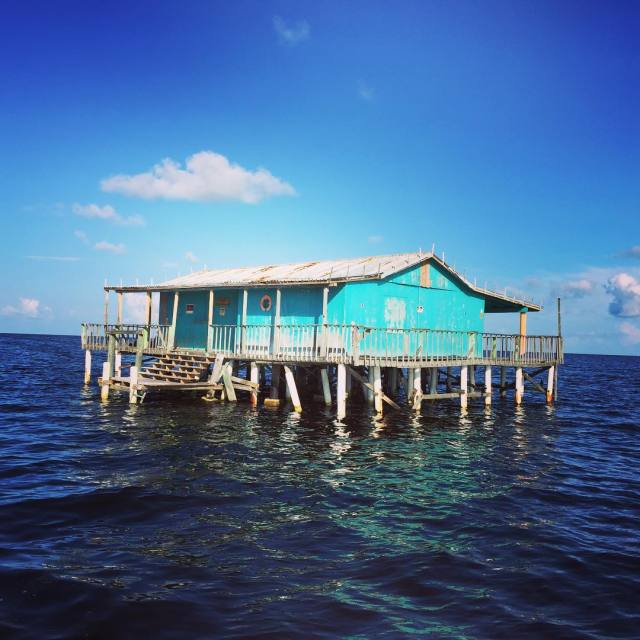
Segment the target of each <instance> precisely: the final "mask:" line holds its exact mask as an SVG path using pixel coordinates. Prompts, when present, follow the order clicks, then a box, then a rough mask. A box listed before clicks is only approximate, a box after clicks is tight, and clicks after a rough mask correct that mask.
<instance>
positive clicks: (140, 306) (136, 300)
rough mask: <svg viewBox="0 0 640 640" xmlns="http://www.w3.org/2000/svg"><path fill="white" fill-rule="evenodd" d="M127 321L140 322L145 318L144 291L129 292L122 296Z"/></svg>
mask: <svg viewBox="0 0 640 640" xmlns="http://www.w3.org/2000/svg"><path fill="white" fill-rule="evenodd" d="M124 306H125V315H126V318H127V322H133V323H135V324H142V323H143V322H144V321H145V320H146V314H147V301H146V295H145V294H144V293H129V294H127V295H126V296H124Z"/></svg>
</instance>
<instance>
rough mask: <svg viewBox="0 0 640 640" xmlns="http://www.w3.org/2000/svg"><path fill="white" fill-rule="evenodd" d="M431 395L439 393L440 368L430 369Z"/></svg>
mask: <svg viewBox="0 0 640 640" xmlns="http://www.w3.org/2000/svg"><path fill="white" fill-rule="evenodd" d="M429 372H430V377H429V395H435V394H436V393H438V369H437V368H434V369H429Z"/></svg>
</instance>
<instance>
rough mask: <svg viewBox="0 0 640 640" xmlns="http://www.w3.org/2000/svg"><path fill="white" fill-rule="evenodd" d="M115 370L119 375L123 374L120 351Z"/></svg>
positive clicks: (117, 353) (117, 355) (117, 354)
mask: <svg viewBox="0 0 640 640" xmlns="http://www.w3.org/2000/svg"><path fill="white" fill-rule="evenodd" d="M115 372H116V375H117V376H118V377H119V376H121V375H122V354H121V353H120V352H119V351H116V359H115Z"/></svg>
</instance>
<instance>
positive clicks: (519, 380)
mask: <svg viewBox="0 0 640 640" xmlns="http://www.w3.org/2000/svg"><path fill="white" fill-rule="evenodd" d="M523 393H524V382H523V377H522V367H516V384H515V394H514V395H515V400H516V404H517V405H519V404H521V403H522V395H523Z"/></svg>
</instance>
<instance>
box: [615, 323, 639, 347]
mask: <svg viewBox="0 0 640 640" xmlns="http://www.w3.org/2000/svg"><path fill="white" fill-rule="evenodd" d="M619 329H620V333H621V334H622V339H623V341H624V342H626V343H627V344H640V327H637V326H636V325H635V324H632V323H631V322H622V323H620V327H619Z"/></svg>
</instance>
